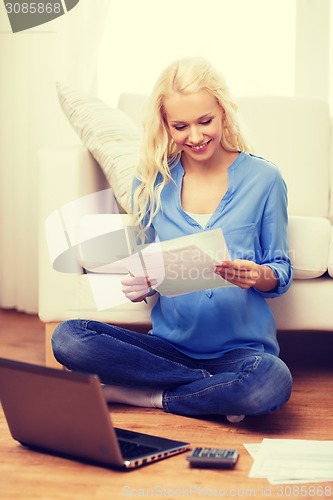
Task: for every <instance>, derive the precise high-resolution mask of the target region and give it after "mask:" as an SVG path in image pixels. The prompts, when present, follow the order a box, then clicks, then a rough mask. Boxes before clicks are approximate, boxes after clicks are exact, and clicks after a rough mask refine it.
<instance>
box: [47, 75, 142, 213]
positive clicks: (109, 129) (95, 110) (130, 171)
mask: <svg viewBox="0 0 333 500" xmlns="http://www.w3.org/2000/svg"><path fill="white" fill-rule="evenodd" d="M57 89H58V96H59V101H60V103H61V106H62V109H63V111H64V113H65V115H66V117H67V118H68V120H69V122H70V123H71V125H72V126H73V128H74V130H75V131H76V132H77V133H78V135H79V136H80V138H81V140H82V142H83V144H84V145H85V146H86V147H87V148H88V150H89V151H90V152H91V154H92V155H93V156H94V158H95V159H96V161H97V162H98V164H99V165H100V167H101V168H102V170H103V172H104V174H105V176H106V178H107V180H108V182H109V183H110V186H111V187H112V190H113V193H114V195H115V198H116V200H117V202H118V203H119V205H120V207H121V208H122V209H123V210H124V211H125V212H130V211H131V188H132V182H133V177H134V175H135V168H136V165H137V161H138V153H139V145H140V132H139V129H138V128H137V126H136V125H135V124H134V123H133V121H132V120H131V119H130V118H129V117H128V115H126V113H124V112H123V111H121V110H120V109H117V108H112V107H110V106H109V105H107V104H106V103H104V102H103V101H101V100H100V99H98V98H96V97H92V96H90V95H89V94H87V93H85V92H82V91H79V90H75V89H72V88H70V87H67V86H65V85H62V84H60V83H58V84H57Z"/></svg>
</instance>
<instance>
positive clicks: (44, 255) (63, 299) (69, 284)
mask: <svg viewBox="0 0 333 500" xmlns="http://www.w3.org/2000/svg"><path fill="white" fill-rule="evenodd" d="M38 161H39V316H40V318H41V319H42V321H45V322H47V321H58V320H63V319H66V318H67V317H71V316H73V312H72V311H73V310H74V309H77V308H78V298H77V289H78V282H79V280H80V275H79V274H64V273H59V272H57V271H55V270H54V269H53V267H52V263H51V260H50V256H49V252H48V246H47V241H46V235H45V221H46V219H47V217H48V216H49V215H50V214H51V213H52V212H53V211H55V210H58V209H59V208H60V207H61V206H63V205H65V204H66V203H69V202H71V201H73V200H76V199H78V198H80V197H82V196H85V195H87V194H90V193H93V192H96V191H101V190H103V189H106V188H108V187H109V186H108V183H107V181H106V179H105V177H104V175H103V173H102V171H101V170H100V168H99V166H98V164H97V163H96V161H95V160H94V159H93V157H92V156H91V154H90V153H89V152H88V151H87V149H86V148H85V147H84V146H81V145H77V146H70V147H66V148H58V149H45V150H41V151H40V152H39V158H38Z"/></svg>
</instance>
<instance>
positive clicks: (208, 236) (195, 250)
mask: <svg viewBox="0 0 333 500" xmlns="http://www.w3.org/2000/svg"><path fill="white" fill-rule="evenodd" d="M224 260H230V255H229V251H228V247H227V245H226V242H225V239H224V236H223V233H222V230H221V229H213V230H211V231H202V232H200V233H195V234H191V235H188V236H182V237H180V238H175V239H172V240H167V241H159V242H156V243H151V244H149V245H147V246H145V247H143V248H142V249H141V250H140V251H138V252H137V253H135V254H133V255H131V256H129V257H127V258H125V259H122V264H124V265H125V266H127V268H128V270H129V271H130V272H131V273H132V274H133V275H134V276H148V278H149V279H156V280H157V285H156V286H154V288H155V289H156V290H157V291H158V292H159V293H160V294H161V295H165V296H166V297H175V296H177V295H183V294H186V293H191V292H196V291H199V290H207V289H210V288H222V287H227V286H228V287H229V286H234V285H232V284H231V283H229V282H228V281H226V280H224V279H223V278H221V277H220V276H218V275H217V274H216V273H214V269H215V266H216V265H217V264H221V262H223V261H224Z"/></svg>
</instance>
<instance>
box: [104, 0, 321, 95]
mask: <svg viewBox="0 0 333 500" xmlns="http://www.w3.org/2000/svg"><path fill="white" fill-rule="evenodd" d="M324 1H326V0H324ZM296 3H297V0H232V1H231V0H206V2H202V0H181V1H179V0H168V2H161V1H156V0H140V2H137V1H136V0H121V1H120V0H113V3H112V5H111V8H110V11H109V16H108V19H107V22H106V26H107V28H106V30H105V33H104V35H103V39H102V43H101V49H100V52H99V54H98V63H99V75H98V82H99V95H100V97H101V98H102V99H104V100H106V101H107V102H110V103H111V104H115V103H116V102H117V98H118V95H119V94H120V93H121V92H139V93H149V92H150V90H151V87H152V86H153V83H154V82H155V80H156V78H157V76H158V74H159V73H160V71H161V70H162V69H163V68H164V67H165V66H166V65H167V64H169V63H170V62H171V61H172V60H174V59H177V58H179V57H183V56H187V55H203V56H205V57H207V58H208V59H210V60H211V61H212V62H213V63H214V64H215V65H216V66H217V67H218V68H219V69H220V71H221V72H222V73H223V74H224V75H225V77H226V79H227V82H228V84H229V86H230V88H231V91H232V92H233V94H235V95H255V94H280V95H292V94H293V93H294V88H295V81H294V79H295V73H294V65H295V25H296V21H295V19H296Z"/></svg>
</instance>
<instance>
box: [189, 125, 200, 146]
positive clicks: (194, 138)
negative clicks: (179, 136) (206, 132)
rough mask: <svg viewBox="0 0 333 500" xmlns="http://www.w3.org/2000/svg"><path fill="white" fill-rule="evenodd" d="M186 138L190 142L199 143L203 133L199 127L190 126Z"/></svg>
mask: <svg viewBox="0 0 333 500" xmlns="http://www.w3.org/2000/svg"><path fill="white" fill-rule="evenodd" d="M188 138H189V141H190V142H191V143H192V144H200V142H202V139H203V134H202V132H201V130H200V128H199V127H192V128H191V129H190V134H189V137H188Z"/></svg>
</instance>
